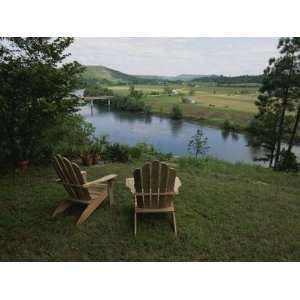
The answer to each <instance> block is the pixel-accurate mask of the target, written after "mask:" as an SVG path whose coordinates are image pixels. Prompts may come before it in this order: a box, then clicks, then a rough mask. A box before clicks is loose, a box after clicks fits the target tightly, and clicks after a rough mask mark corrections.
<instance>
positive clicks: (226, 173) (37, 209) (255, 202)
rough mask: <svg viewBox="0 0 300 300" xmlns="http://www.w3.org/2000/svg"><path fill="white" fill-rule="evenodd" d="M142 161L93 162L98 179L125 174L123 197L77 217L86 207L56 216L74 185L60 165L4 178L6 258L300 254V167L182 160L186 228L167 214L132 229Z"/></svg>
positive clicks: (1, 228) (180, 211) (120, 182)
mask: <svg viewBox="0 0 300 300" xmlns="http://www.w3.org/2000/svg"><path fill="white" fill-rule="evenodd" d="M141 165H142V162H135V163H128V164H118V163H112V164H104V165H99V166H96V167H91V168H89V169H88V175H89V180H92V179H95V178H98V177H100V176H102V175H105V174H108V173H117V174H119V177H118V179H117V182H116V185H115V189H114V192H115V203H114V206H113V207H112V208H109V206H108V203H107V202H105V203H103V204H102V205H101V206H100V207H99V208H98V209H97V210H96V211H95V212H94V214H93V215H92V216H91V217H90V218H89V219H88V220H87V222H86V223H84V224H82V225H80V226H76V225H75V222H76V219H77V218H78V216H79V214H80V212H81V207H77V206H74V207H73V208H71V209H70V210H68V211H67V212H66V213H64V214H61V215H58V216H57V217H56V218H51V212H52V211H53V209H54V208H55V206H56V205H57V204H58V202H59V201H60V200H62V199H63V198H64V197H65V196H66V194H65V192H64V190H63V188H62V187H61V186H59V185H57V184H55V183H54V179H55V174H54V172H53V170H52V168H51V167H43V168H41V167H31V168H30V170H29V172H28V174H27V175H23V176H20V175H16V176H15V178H13V177H12V176H11V175H9V176H8V175H6V176H4V175H2V176H1V177H0V186H1V189H0V199H1V200H0V211H1V217H0V235H1V239H0V249H1V250H0V260H1V261H299V260H300V240H299V236H300V218H299V215H300V202H299V193H300V186H299V179H300V177H299V175H296V174H283V173H274V172H272V171H271V170H268V169H264V168H261V167H254V166H246V165H241V164H236V165H233V164H229V163H225V162H219V161H215V160H209V161H208V162H205V163H203V164H202V166H201V167H191V166H184V165H182V164H180V165H176V166H175V167H176V169H177V173H178V176H179V177H180V178H181V180H182V183H183V185H182V188H181V190H180V194H179V195H178V196H177V197H176V200H175V203H176V208H177V225H178V237H177V238H175V237H174V235H173V232H172V227H171V219H170V217H169V216H166V215H147V216H142V217H140V219H139V223H138V234H137V237H136V238H134V236H133V204H132V196H131V194H130V193H129V191H128V190H127V189H126V187H125V184H124V182H125V178H126V177H127V176H131V174H132V171H133V170H134V168H135V167H137V166H141Z"/></svg>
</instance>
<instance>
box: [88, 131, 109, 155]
mask: <svg viewBox="0 0 300 300" xmlns="http://www.w3.org/2000/svg"><path fill="white" fill-rule="evenodd" d="M108 138H109V136H108V135H102V136H99V137H94V138H93V140H92V144H91V149H90V151H91V153H92V154H94V155H102V154H103V153H104V152H105V149H106V147H107V146H109V144H110V143H109V140H108Z"/></svg>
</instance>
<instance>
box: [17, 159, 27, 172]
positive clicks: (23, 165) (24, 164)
mask: <svg viewBox="0 0 300 300" xmlns="http://www.w3.org/2000/svg"><path fill="white" fill-rule="evenodd" d="M17 165H18V167H19V170H20V171H21V172H22V173H23V172H25V171H26V170H27V169H28V165H29V160H19V161H18V162H17Z"/></svg>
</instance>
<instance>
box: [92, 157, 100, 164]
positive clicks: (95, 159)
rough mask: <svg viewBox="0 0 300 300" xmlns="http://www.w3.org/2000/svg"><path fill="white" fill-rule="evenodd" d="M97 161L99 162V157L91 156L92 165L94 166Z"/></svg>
mask: <svg viewBox="0 0 300 300" xmlns="http://www.w3.org/2000/svg"><path fill="white" fill-rule="evenodd" d="M98 161H99V155H97V154H96V155H93V156H92V164H93V165H96V164H97V163H98Z"/></svg>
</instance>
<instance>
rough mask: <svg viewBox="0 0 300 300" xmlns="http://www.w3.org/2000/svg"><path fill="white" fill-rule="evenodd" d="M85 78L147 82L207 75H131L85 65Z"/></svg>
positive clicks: (181, 79) (178, 79)
mask: <svg viewBox="0 0 300 300" xmlns="http://www.w3.org/2000/svg"><path fill="white" fill-rule="evenodd" d="M85 67H86V69H85V71H84V72H83V75H82V77H83V79H84V80H86V81H102V82H103V81H104V82H106V81H107V82H113V83H118V82H122V83H145V82H149V81H150V82H158V81H190V80H193V79H195V78H200V77H202V76H205V75H195V74H181V75H177V76H159V75H157V76H156V75H129V74H126V73H123V72H120V71H117V70H113V69H110V68H107V67H104V66H100V65H97V66H85Z"/></svg>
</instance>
